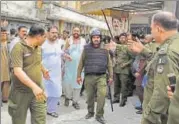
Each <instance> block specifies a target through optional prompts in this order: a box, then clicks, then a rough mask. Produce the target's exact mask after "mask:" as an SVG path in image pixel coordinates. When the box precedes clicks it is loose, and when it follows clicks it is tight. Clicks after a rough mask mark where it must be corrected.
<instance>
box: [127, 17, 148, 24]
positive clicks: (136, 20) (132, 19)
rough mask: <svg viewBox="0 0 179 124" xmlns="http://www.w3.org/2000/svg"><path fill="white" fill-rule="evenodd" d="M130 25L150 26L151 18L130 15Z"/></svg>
mask: <svg viewBox="0 0 179 124" xmlns="http://www.w3.org/2000/svg"><path fill="white" fill-rule="evenodd" d="M129 24H149V17H148V16H140V15H130V17H129Z"/></svg>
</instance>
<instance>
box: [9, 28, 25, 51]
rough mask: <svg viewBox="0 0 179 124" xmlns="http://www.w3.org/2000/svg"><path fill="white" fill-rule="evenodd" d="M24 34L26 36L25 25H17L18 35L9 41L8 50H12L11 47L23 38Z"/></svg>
mask: <svg viewBox="0 0 179 124" xmlns="http://www.w3.org/2000/svg"><path fill="white" fill-rule="evenodd" d="M26 36H27V27H26V26H19V27H18V36H17V37H16V38H15V39H13V40H12V41H10V44H9V52H11V51H12V49H13V48H14V46H15V44H16V43H17V42H20V41H22V40H24V39H25V37H26Z"/></svg>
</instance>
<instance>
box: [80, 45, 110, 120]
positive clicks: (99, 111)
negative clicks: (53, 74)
mask: <svg viewBox="0 0 179 124" xmlns="http://www.w3.org/2000/svg"><path fill="white" fill-rule="evenodd" d="M96 49H97V50H96V51H100V50H102V49H104V48H103V47H102V46H101V47H100V48H96ZM106 52H107V54H106V55H107V60H106V61H107V66H106V70H108V71H109V76H110V78H112V77H113V67H112V61H111V58H110V55H109V51H107V50H106ZM88 57H89V56H87V55H86V54H85V49H84V51H83V53H82V56H81V60H80V63H79V66H78V77H81V76H80V75H81V72H82V69H83V67H84V68H85V66H86V65H85V63H86V59H87V58H88ZM89 61H90V62H94V60H89ZM103 63H105V62H103ZM103 63H100V64H101V65H102V64H103ZM93 66H96V65H95V64H93ZM85 71H86V70H84V72H85ZM106 87H107V83H106V73H98V72H96V73H90V74H88V73H86V72H85V89H86V93H87V104H88V107H87V108H88V113H91V114H94V102H95V101H94V100H95V95H96V90H97V108H96V117H102V116H103V114H104V105H105V96H106V92H107V91H106V90H107V89H106Z"/></svg>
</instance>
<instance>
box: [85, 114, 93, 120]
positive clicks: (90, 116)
mask: <svg viewBox="0 0 179 124" xmlns="http://www.w3.org/2000/svg"><path fill="white" fill-rule="evenodd" d="M92 117H94V113H88V114H87V115H86V116H85V119H90V118H92Z"/></svg>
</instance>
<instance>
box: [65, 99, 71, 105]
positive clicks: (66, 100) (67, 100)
mask: <svg viewBox="0 0 179 124" xmlns="http://www.w3.org/2000/svg"><path fill="white" fill-rule="evenodd" d="M69 104H70V100H69V99H67V98H65V106H69Z"/></svg>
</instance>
